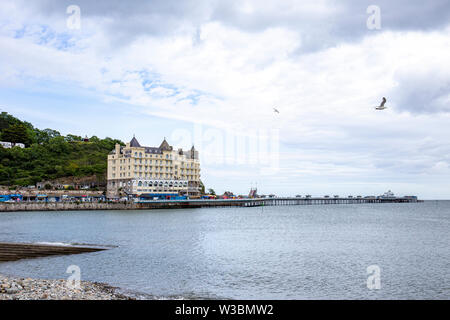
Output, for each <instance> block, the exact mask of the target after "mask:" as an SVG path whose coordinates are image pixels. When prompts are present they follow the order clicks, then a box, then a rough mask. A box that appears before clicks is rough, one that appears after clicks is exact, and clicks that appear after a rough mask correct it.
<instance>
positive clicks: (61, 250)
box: [0, 242, 106, 262]
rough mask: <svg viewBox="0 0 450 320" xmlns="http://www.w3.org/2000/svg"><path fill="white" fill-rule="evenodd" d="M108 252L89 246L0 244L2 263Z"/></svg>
mask: <svg viewBox="0 0 450 320" xmlns="http://www.w3.org/2000/svg"><path fill="white" fill-rule="evenodd" d="M102 250H106V248H98V247H88V246H69V245H53V244H38V243H10V242H0V262H3V261H16V260H21V259H32V258H39V257H46V256H54V255H69V254H79V253H88V252H96V251H102Z"/></svg>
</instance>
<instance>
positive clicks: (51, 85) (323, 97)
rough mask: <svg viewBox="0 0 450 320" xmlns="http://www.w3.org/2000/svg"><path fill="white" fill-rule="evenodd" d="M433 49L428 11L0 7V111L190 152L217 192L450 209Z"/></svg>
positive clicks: (413, 0)
mask: <svg viewBox="0 0 450 320" xmlns="http://www.w3.org/2000/svg"><path fill="white" fill-rule="evenodd" d="M74 6H75V7H74ZM449 53H450V2H449V1H441V0H434V1H433V0H432V1H427V2H423V1H418V0H408V1H406V0H399V1H395V2H394V1H384V0H371V1H357V2H356V1H352V2H350V1H345V0H344V1H328V0H316V1H290V0H284V1H267V0H266V1H245V0H240V1H237V0H227V1H219V0H209V1H205V0H186V1H173V0H161V1H160V0H157V1H138V0H134V1H120V0H110V1H87V0H86V1H85V0H83V1H81V0H80V1H76V0H75V1H74V0H72V1H50V0H36V1H32V2H31V1H22V0H14V1H9V0H3V1H1V2H0V109H1V111H7V112H9V113H11V114H13V115H14V116H17V117H19V118H21V119H22V120H26V121H29V122H31V123H33V124H34V125H35V126H36V127H38V128H40V129H44V128H52V129H56V130H58V131H60V132H61V133H62V134H68V133H71V134H77V135H81V136H85V135H88V136H93V135H96V136H98V137H101V138H104V137H112V138H117V139H121V140H122V141H125V142H126V141H129V140H131V138H132V137H133V135H135V136H136V138H137V139H138V140H139V142H140V143H141V145H146V146H157V145H159V144H160V143H161V141H162V140H163V139H164V138H166V139H167V140H168V142H169V143H170V144H171V145H173V146H174V147H176V148H178V147H182V148H184V149H186V148H190V147H191V146H192V145H194V146H195V147H196V149H198V150H199V152H200V157H201V177H202V180H203V182H204V183H205V185H206V187H207V188H213V189H214V190H216V192H217V193H222V192H224V191H226V190H230V191H233V192H235V193H236V194H247V193H248V191H249V189H250V188H251V187H256V186H257V187H258V190H259V193H260V194H270V193H273V194H276V195H297V194H301V195H306V194H311V195H315V196H322V195H341V196H346V195H379V194H382V193H384V192H385V191H387V190H389V189H390V190H392V191H393V192H394V193H395V194H397V195H400V196H402V195H417V196H419V197H420V198H422V199H450V167H449V165H450V144H449V140H450V139H449V137H450V126H449V124H450V122H449V120H450V59H449ZM382 97H386V98H387V103H386V106H387V107H388V108H387V109H386V110H383V111H376V110H375V109H374V107H375V106H377V105H379V104H380V102H381V98H382ZM274 108H275V109H276V110H277V111H278V112H275V110H274Z"/></svg>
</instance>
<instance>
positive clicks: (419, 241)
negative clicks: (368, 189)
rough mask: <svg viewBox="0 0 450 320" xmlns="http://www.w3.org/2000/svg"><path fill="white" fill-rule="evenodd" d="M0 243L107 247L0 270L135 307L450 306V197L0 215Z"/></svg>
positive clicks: (18, 263) (13, 264)
mask: <svg viewBox="0 0 450 320" xmlns="http://www.w3.org/2000/svg"><path fill="white" fill-rule="evenodd" d="M0 242H26V243H58V244H67V245H70V244H74V245H93V246H102V247H106V248H107V250H105V251H99V252H93V253H84V254H77V255H69V256H52V257H44V258H37V259H26V260H20V261H15V262H3V263H0V274H4V275H10V276H19V277H31V278H45V279H67V278H68V277H69V276H71V274H70V273H67V271H68V270H73V268H72V269H71V268H69V267H70V266H74V265H75V266H78V267H79V270H80V276H81V280H86V281H94V282H102V283H107V284H110V285H112V286H114V287H117V288H118V291H119V292H122V293H125V294H128V295H131V296H134V297H135V298H138V299H449V298H450V259H449V258H450V201H425V202H422V203H389V204H388V203H386V204H342V205H341V204H336V205H335V204H329V205H297V206H270V207H269V206H266V207H251V208H250V207H249V208H235V207H226V208H201V209H164V210H136V211H61V212H55V211H43V212H10V213H5V212H3V213H0Z"/></svg>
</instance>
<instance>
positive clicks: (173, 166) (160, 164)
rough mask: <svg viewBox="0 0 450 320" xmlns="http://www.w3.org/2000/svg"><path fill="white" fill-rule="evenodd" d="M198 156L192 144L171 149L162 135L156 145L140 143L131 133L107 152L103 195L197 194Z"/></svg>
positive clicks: (198, 186) (198, 185)
mask: <svg viewBox="0 0 450 320" xmlns="http://www.w3.org/2000/svg"><path fill="white" fill-rule="evenodd" d="M200 184H201V182H200V160H199V154H198V151H197V150H195V148H194V146H192V148H191V149H190V150H188V151H183V150H182V149H177V150H175V149H174V148H173V147H172V146H170V145H169V143H168V142H167V141H166V139H165V138H164V140H163V142H162V143H161V145H160V146H159V147H144V146H141V145H140V143H139V142H138V141H137V139H136V138H135V137H133V139H131V141H130V142H128V143H127V144H126V145H125V146H121V145H119V144H116V146H115V148H114V150H112V151H111V152H110V154H109V155H108V173H107V197H108V198H119V197H121V196H124V195H126V196H134V197H136V196H141V195H144V194H168V193H171V194H173V193H175V194H179V195H189V196H198V195H199V194H200Z"/></svg>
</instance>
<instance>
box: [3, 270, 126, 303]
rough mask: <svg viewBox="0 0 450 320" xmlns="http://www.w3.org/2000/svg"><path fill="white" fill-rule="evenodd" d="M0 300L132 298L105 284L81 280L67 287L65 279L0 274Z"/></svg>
mask: <svg viewBox="0 0 450 320" xmlns="http://www.w3.org/2000/svg"><path fill="white" fill-rule="evenodd" d="M0 300H132V298H130V297H127V296H125V295H123V294H120V293H118V292H116V289H115V288H114V287H111V286H109V285H107V284H103V283H96V282H88V281H81V283H80V287H79V288H78V289H76V288H74V289H72V288H69V287H68V286H67V282H66V280H65V279H60V280H47V279H32V278H16V277H7V276H4V275H0Z"/></svg>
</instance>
